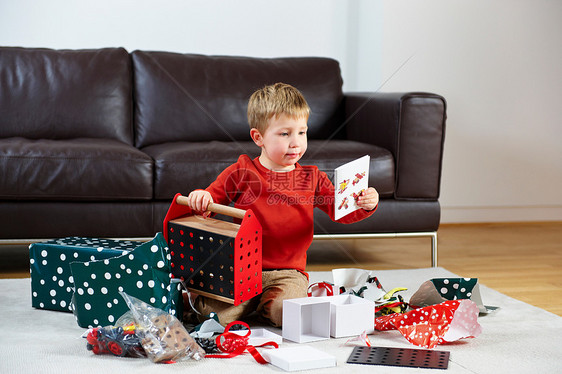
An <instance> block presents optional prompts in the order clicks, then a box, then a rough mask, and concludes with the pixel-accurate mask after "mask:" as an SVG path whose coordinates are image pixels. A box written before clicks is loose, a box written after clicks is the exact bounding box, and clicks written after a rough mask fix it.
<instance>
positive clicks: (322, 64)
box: [132, 51, 343, 148]
mask: <svg viewBox="0 0 562 374" xmlns="http://www.w3.org/2000/svg"><path fill="white" fill-rule="evenodd" d="M132 58H133V71H134V93H135V123H136V133H135V145H136V146H137V147H139V148H141V147H145V146H148V145H154V144H159V143H166V142H175V141H189V142H204V141H212V140H218V141H233V140H246V139H248V129H249V127H248V120H247V114H246V110H247V104H248V99H249V98H250V95H251V94H252V93H253V92H254V91H255V90H257V89H259V88H261V87H263V86H265V85H268V84H273V83H276V82H284V83H288V84H292V85H294V86H295V87H297V88H298V89H299V90H300V91H301V92H302V93H303V95H304V96H305V98H306V99H307V101H308V104H309V106H310V107H311V110H312V112H311V116H310V118H309V121H308V127H309V129H308V136H309V138H310V139H322V138H326V137H328V136H331V135H333V133H334V132H335V131H336V129H337V127H338V125H340V124H341V123H342V122H343V118H342V117H341V113H342V104H343V93H342V79H341V72H340V68H339V64H338V62H337V61H336V60H332V59H329V58H308V57H297V58H277V59H265V58H249V57H230V56H202V55H193V54H178V53H170V52H147V51H134V52H133V53H132Z"/></svg>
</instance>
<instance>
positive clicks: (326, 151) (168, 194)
mask: <svg viewBox="0 0 562 374" xmlns="http://www.w3.org/2000/svg"><path fill="white" fill-rule="evenodd" d="M142 151H143V152H145V153H147V154H148V155H150V156H151V157H152V158H154V167H155V172H154V173H155V178H154V197H155V198H156V199H172V198H173V197H174V195H175V194H176V193H182V194H185V195H187V194H189V193H190V192H191V191H193V190H195V189H198V188H206V187H207V186H208V185H209V184H210V183H211V182H213V181H214V180H215V179H216V178H217V176H218V175H219V174H220V173H221V172H222V171H223V170H224V169H225V168H226V167H227V166H229V165H231V164H233V163H234V162H236V160H237V159H238V156H239V155H240V154H244V153H246V154H248V155H249V156H250V157H252V158H254V157H257V156H258V155H259V154H260V149H259V148H258V147H256V145H255V144H254V143H253V142H251V141H246V142H219V141H212V142H208V143H190V142H175V143H167V144H164V145H154V146H149V147H146V148H143V149H142ZM367 154H368V155H370V156H371V168H370V170H369V185H370V186H373V187H375V188H376V189H377V190H378V191H379V194H380V195H381V197H388V196H392V194H393V192H394V181H395V178H394V159H393V157H392V155H391V154H390V152H388V151H387V150H385V149H383V148H380V147H377V146H374V145H370V144H365V143H359V142H353V141H347V140H331V141H330V143H326V142H324V141H321V140H309V142H308V150H307V151H306V153H305V155H304V157H303V159H302V160H301V162H300V163H301V164H302V165H307V164H312V165H316V166H318V167H319V169H320V170H322V171H324V172H326V173H327V174H328V175H329V176H330V177H332V176H333V170H334V169H335V168H336V167H338V166H340V165H342V164H344V163H346V162H348V161H352V160H354V159H356V158H359V157H361V156H364V155H367Z"/></svg>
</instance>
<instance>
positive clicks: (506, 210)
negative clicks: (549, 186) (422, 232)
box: [441, 205, 562, 223]
mask: <svg viewBox="0 0 562 374" xmlns="http://www.w3.org/2000/svg"><path fill="white" fill-rule="evenodd" d="M534 221H541V222H542V221H562V206H555V205H553V206H524V207H505V206H497V207H447V206H442V207H441V223H478V222H534Z"/></svg>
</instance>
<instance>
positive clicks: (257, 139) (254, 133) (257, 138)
mask: <svg viewBox="0 0 562 374" xmlns="http://www.w3.org/2000/svg"><path fill="white" fill-rule="evenodd" d="M250 136H251V137H252V140H253V141H254V143H256V145H257V146H258V147H261V146H263V136H262V135H261V133H260V132H259V130H258V129H256V128H253V129H250Z"/></svg>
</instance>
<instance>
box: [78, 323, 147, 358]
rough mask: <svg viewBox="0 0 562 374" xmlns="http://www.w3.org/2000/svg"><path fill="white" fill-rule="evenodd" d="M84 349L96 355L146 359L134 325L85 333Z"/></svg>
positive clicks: (94, 329)
mask: <svg viewBox="0 0 562 374" xmlns="http://www.w3.org/2000/svg"><path fill="white" fill-rule="evenodd" d="M85 335H86V340H87V343H86V348H87V349H88V350H89V351H92V352H93V353H94V354H96V355H101V354H113V355H114V356H119V357H123V356H128V357H146V353H145V352H144V348H143V347H142V345H141V339H140V337H139V336H138V335H137V331H136V327H135V325H134V324H126V325H120V324H119V321H118V322H117V324H116V326H105V327H96V328H92V329H89V330H88V331H87V332H86V334H85Z"/></svg>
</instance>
